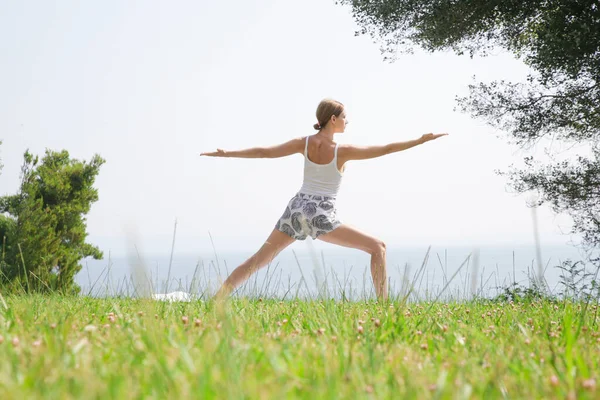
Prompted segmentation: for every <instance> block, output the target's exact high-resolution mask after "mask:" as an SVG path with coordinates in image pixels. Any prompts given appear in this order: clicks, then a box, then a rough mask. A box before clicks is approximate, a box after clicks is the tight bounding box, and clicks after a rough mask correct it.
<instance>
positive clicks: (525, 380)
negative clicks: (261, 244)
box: [0, 295, 600, 399]
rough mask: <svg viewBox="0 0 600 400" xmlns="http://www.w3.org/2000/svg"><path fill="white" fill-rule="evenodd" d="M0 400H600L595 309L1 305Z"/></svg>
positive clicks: (31, 301) (549, 305) (239, 302)
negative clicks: (329, 399) (214, 399)
mask: <svg viewBox="0 0 600 400" xmlns="http://www.w3.org/2000/svg"><path fill="white" fill-rule="evenodd" d="M0 359H1V360H2V361H1V363H0V398H1V399H24V398H27V399H30V398H52V399H57V398H60V399H70V398H103V399H105V398H157V399H158V398H160V399H165V398H234V399H241V398H272V399H281V398H312V399H317V398H371V397H372V398H415V399H429V398H432V399H469V398H486V399H490V398H513V399H514V398H527V399H533V398H581V399H586V398H588V399H594V398H600V388H598V387H597V385H598V383H600V382H599V378H600V375H599V373H600V328H599V327H598V306H597V305H586V304H585V303H572V302H559V303H554V302H550V301H541V302H528V303H514V304H512V303H494V302H489V301H478V302H468V303H450V304H443V303H421V304H408V305H403V304H401V303H398V302H390V303H386V304H378V303H377V302H373V301H370V302H334V301H323V302H321V301H298V302H295V301H286V302H280V301H274V300H265V301H262V300H260V299H257V300H244V299H234V300H232V301H230V302H229V303H227V304H226V305H217V304H214V303H211V302H208V303H206V302H189V303H163V302H152V301H144V300H135V299H94V298H86V297H60V296H50V297H43V296H36V295H31V296H8V297H7V296H5V297H4V298H3V299H0Z"/></svg>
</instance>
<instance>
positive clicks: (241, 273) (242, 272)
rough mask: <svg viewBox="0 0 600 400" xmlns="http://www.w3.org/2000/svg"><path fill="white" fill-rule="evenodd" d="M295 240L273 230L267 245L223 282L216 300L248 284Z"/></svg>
mask: <svg viewBox="0 0 600 400" xmlns="http://www.w3.org/2000/svg"><path fill="white" fill-rule="evenodd" d="M295 240H296V239H293V238H291V237H290V236H289V235H286V234H285V233H283V232H281V231H279V230H277V229H273V232H271V235H269V237H268V238H267V241H266V242H265V244H263V245H262V247H261V248H260V249H259V250H258V251H257V252H256V254H254V255H253V256H252V257H250V258H249V259H247V260H246V261H244V262H243V263H242V264H241V265H240V266H239V267H237V268H236V269H234V270H233V272H232V273H231V274H230V275H229V277H228V278H227V280H225V282H223V285H222V286H221V288H220V289H219V291H218V292H217V294H216V295H215V298H216V299H222V298H225V297H227V296H229V294H231V292H232V291H234V290H235V288H237V287H238V286H240V285H241V284H242V283H244V282H246V280H247V279H248V278H250V276H251V275H252V274H254V273H255V272H256V271H258V270H259V269H261V268H262V267H264V266H265V265H267V264H268V263H270V262H271V261H273V259H274V258H275V257H276V256H277V254H279V253H280V252H281V250H283V249H285V248H286V247H288V246H289V245H290V244H292V243H293V242H294V241H295Z"/></svg>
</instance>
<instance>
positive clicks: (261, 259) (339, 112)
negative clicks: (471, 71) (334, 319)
mask: <svg viewBox="0 0 600 400" xmlns="http://www.w3.org/2000/svg"><path fill="white" fill-rule="evenodd" d="M347 124H348V121H347V120H346V111H345V110H344V105H343V104H342V103H340V102H338V101H335V100H331V99H325V100H323V101H321V103H320V104H319V106H318V107H317V123H316V124H315V125H314V126H313V127H314V128H315V130H317V133H316V134H314V135H312V136H306V137H300V138H297V139H292V140H290V141H289V142H286V143H283V144H280V145H278V146H272V147H255V148H251V149H246V150H238V151H225V150H221V149H217V151H215V152H209V153H201V154H200V155H201V156H211V157H240V158H279V157H285V156H289V155H292V154H296V153H300V154H304V182H303V184H302V187H301V188H300V191H299V192H298V193H297V194H296V195H295V196H294V197H293V198H292V199H291V200H290V202H289V203H288V205H287V207H286V208H285V211H284V212H283V215H282V216H281V218H280V219H279V221H277V224H276V225H275V228H274V229H273V231H272V232H271V235H269V237H268V238H267V241H266V242H265V244H264V245H263V246H262V247H261V248H260V249H259V250H258V251H257V252H256V254H254V255H253V256H252V257H250V258H249V259H248V260H246V261H244V263H242V264H241V265H240V266H239V267H237V268H236V269H235V270H234V271H233V272H232V273H231V275H229V277H228V278H227V280H225V282H224V283H223V285H222V286H221V288H220V289H219V291H218V292H217V294H216V296H215V297H216V298H217V299H221V298H224V297H226V296H228V295H229V294H230V293H231V292H232V291H233V290H234V289H235V288H237V287H238V286H240V285H241V284H242V283H244V282H245V281H246V280H247V279H248V278H249V277H250V276H251V275H252V274H253V273H255V272H256V271H258V270H259V269H260V268H262V267H264V266H265V265H267V264H268V263H269V262H271V261H272V260H273V259H274V258H275V256H277V254H279V253H280V252H281V251H282V250H283V249H285V248H286V247H287V246H289V245H290V244H291V243H293V242H294V241H295V240H304V239H306V238H307V237H308V236H310V237H311V238H313V239H320V240H323V241H325V242H328V243H334V244H337V245H340V246H344V247H350V248H354V249H359V250H363V251H366V252H367V253H369V254H370V255H371V275H372V277H373V284H374V285H375V292H376V294H377V297H378V298H380V299H383V300H385V299H387V295H388V288H387V273H386V265H385V264H386V259H385V244H384V243H383V242H382V241H381V240H379V239H377V238H375V237H373V236H370V235H367V234H366V233H363V232H361V231H360V230H358V229H355V228H353V227H350V226H348V225H346V224H343V223H342V222H340V221H339V220H338V218H337V216H336V206H335V201H336V197H337V194H338V191H339V189H340V185H341V182H342V176H343V172H344V165H345V164H346V162H348V161H350V160H365V159H369V158H375V157H380V156H383V155H385V154H391V153H395V152H398V151H402V150H406V149H410V148H411V147H414V146H417V145H419V144H423V143H425V142H428V141H430V140H434V139H437V138H439V137H441V136H445V135H447V133H440V134H433V133H427V134H424V135H423V136H421V137H420V138H419V139H415V140H409V141H406V142H397V143H391V144H388V145H384V146H355V145H350V144H337V143H335V142H334V140H333V139H334V135H335V134H336V133H343V132H344V130H345V129H346V125H347Z"/></svg>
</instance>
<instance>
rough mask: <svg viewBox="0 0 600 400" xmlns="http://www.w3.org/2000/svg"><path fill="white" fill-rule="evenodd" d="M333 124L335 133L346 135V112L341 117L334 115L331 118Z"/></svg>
mask: <svg viewBox="0 0 600 400" xmlns="http://www.w3.org/2000/svg"><path fill="white" fill-rule="evenodd" d="M331 123H332V124H333V126H334V132H335V133H344V131H345V130H346V125H348V120H347V119H346V110H344V111H342V113H341V114H340V116H339V117H336V116H335V115H333V116H332V117H331Z"/></svg>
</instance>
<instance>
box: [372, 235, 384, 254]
mask: <svg viewBox="0 0 600 400" xmlns="http://www.w3.org/2000/svg"><path fill="white" fill-rule="evenodd" d="M385 250H386V247H385V243H384V242H383V241H382V240H379V239H376V240H375V241H374V242H373V243H372V244H371V246H370V248H369V253H370V254H371V255H374V254H381V255H385Z"/></svg>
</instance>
